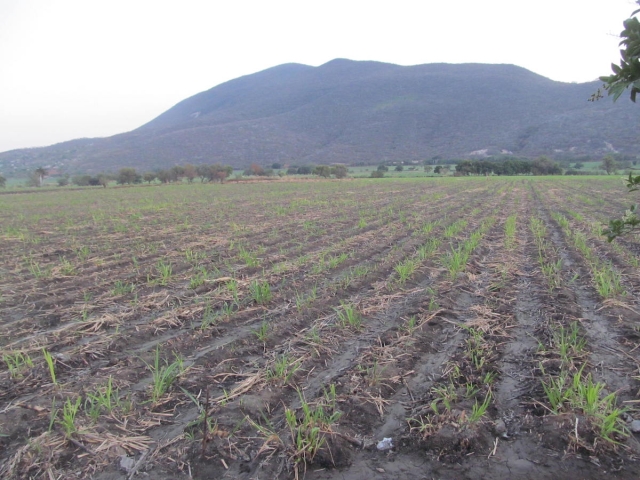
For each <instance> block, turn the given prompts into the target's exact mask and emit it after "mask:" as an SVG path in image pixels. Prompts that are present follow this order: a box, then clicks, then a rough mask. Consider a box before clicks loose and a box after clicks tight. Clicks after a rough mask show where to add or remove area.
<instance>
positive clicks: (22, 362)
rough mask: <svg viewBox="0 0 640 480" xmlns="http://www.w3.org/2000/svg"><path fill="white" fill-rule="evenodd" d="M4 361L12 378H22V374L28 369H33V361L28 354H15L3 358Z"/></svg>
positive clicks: (8, 354)
mask: <svg viewBox="0 0 640 480" xmlns="http://www.w3.org/2000/svg"><path fill="white" fill-rule="evenodd" d="M2 361H3V362H4V363H5V364H6V365H7V368H8V370H9V375H10V376H11V378H14V379H18V378H22V373H23V372H24V370H26V369H27V368H32V367H33V360H31V357H30V356H29V354H28V353H22V352H15V353H7V354H6V355H3V356H2Z"/></svg>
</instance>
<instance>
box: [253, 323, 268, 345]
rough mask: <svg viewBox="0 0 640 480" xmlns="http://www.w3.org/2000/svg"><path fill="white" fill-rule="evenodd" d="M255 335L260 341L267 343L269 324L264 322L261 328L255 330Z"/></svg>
mask: <svg viewBox="0 0 640 480" xmlns="http://www.w3.org/2000/svg"><path fill="white" fill-rule="evenodd" d="M253 333H254V334H255V336H256V337H258V340H260V341H261V342H262V343H265V342H266V341H267V338H268V337H269V322H267V321H266V320H263V321H262V323H261V324H260V328H259V329H257V330H254V331H253Z"/></svg>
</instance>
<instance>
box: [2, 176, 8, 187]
mask: <svg viewBox="0 0 640 480" xmlns="http://www.w3.org/2000/svg"><path fill="white" fill-rule="evenodd" d="M6 186H7V179H6V178H5V177H4V176H3V175H0V188H4V187H6Z"/></svg>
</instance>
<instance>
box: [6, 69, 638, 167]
mask: <svg viewBox="0 0 640 480" xmlns="http://www.w3.org/2000/svg"><path fill="white" fill-rule="evenodd" d="M598 86H599V83H598V82H591V83H584V84H567V83H561V82H554V81H552V80H549V79H547V78H544V77H542V76H540V75H537V74H534V73H532V72H530V71H528V70H525V69H523V68H520V67H516V66H513V65H483V64H461V65H451V64H428V65H417V66H410V67H403V66H398V65H391V64H385V63H379V62H355V61H350V60H342V59H337V60H333V61H331V62H329V63H326V64H324V65H321V66H319V67H309V66H306V65H299V64H285V65H280V66H277V67H274V68H270V69H267V70H264V71H262V72H258V73H255V74H253V75H247V76H245V77H241V78H238V79H235V80H231V81H229V82H226V83H224V84H221V85H218V86H216V87H214V88H212V89H210V90H208V91H206V92H202V93H199V94H197V95H194V96H193V97H190V98H187V99H186V100H184V101H182V102H180V103H178V104H177V105H175V106H174V107H173V108H171V109H169V110H168V111H166V112H165V113H163V114H162V115H160V116H158V117H157V118H155V119H153V120H152V121H150V122H149V123H147V124H145V125H143V126H141V127H140V128H138V129H136V130H133V131H132V132H128V133H124V134H120V135H115V136H113V137H109V138H103V139H81V140H74V141H70V142H64V143H61V144H57V145H53V146H51V147H45V148H38V149H26V150H14V151H11V152H6V153H3V154H0V165H3V164H4V165H5V166H6V165H7V164H8V163H11V162H13V164H14V165H24V166H27V167H33V166H34V165H41V164H55V163H56V162H61V163H63V164H65V165H66V167H67V168H70V169H73V170H84V171H102V170H109V169H111V170H113V169H117V168H119V167H122V166H134V167H137V168H140V169H150V168H156V167H164V166H170V165H173V164H176V163H195V164H197V163H213V162H221V163H226V164H231V165H234V166H246V165H248V164H250V163H252V162H257V163H260V164H270V163H272V162H276V161H278V162H284V163H298V164H304V163H331V162H344V163H355V162H381V161H385V160H424V159H426V158H430V157H433V156H435V155H441V156H444V157H449V158H450V157H460V156H468V155H469V154H471V153H472V152H478V151H480V152H484V151H486V152H487V153H499V152H501V151H509V152H513V153H514V154H516V155H523V156H537V155H540V154H554V153H556V154H558V155H566V154H568V153H569V154H575V155H580V154H589V155H602V154H604V153H606V152H607V151H611V150H612V149H615V150H618V151H620V152H623V153H634V154H635V153H636V152H637V151H639V150H640V138H639V137H638V135H637V131H638V128H637V127H638V123H639V120H640V108H638V107H637V106H635V105H633V104H631V103H630V102H628V101H623V100H621V101H620V102H618V103H616V104H614V103H613V102H611V100H610V99H604V100H601V101H599V102H597V103H595V104H594V103H590V102H588V101H587V99H588V98H589V96H590V95H591V94H592V93H593V92H594V91H595V90H596V89H597V88H598Z"/></svg>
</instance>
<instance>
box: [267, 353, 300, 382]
mask: <svg viewBox="0 0 640 480" xmlns="http://www.w3.org/2000/svg"><path fill="white" fill-rule="evenodd" d="M299 368H300V360H299V359H298V360H292V359H291V358H290V357H289V356H288V355H287V354H283V355H280V356H278V357H277V358H276V359H275V361H274V362H273V365H272V366H271V367H270V368H267V380H275V381H280V382H281V383H282V384H283V385H286V384H288V383H289V381H290V380H291V378H293V376H294V375H295V373H296V372H297V371H298V369H299Z"/></svg>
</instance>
